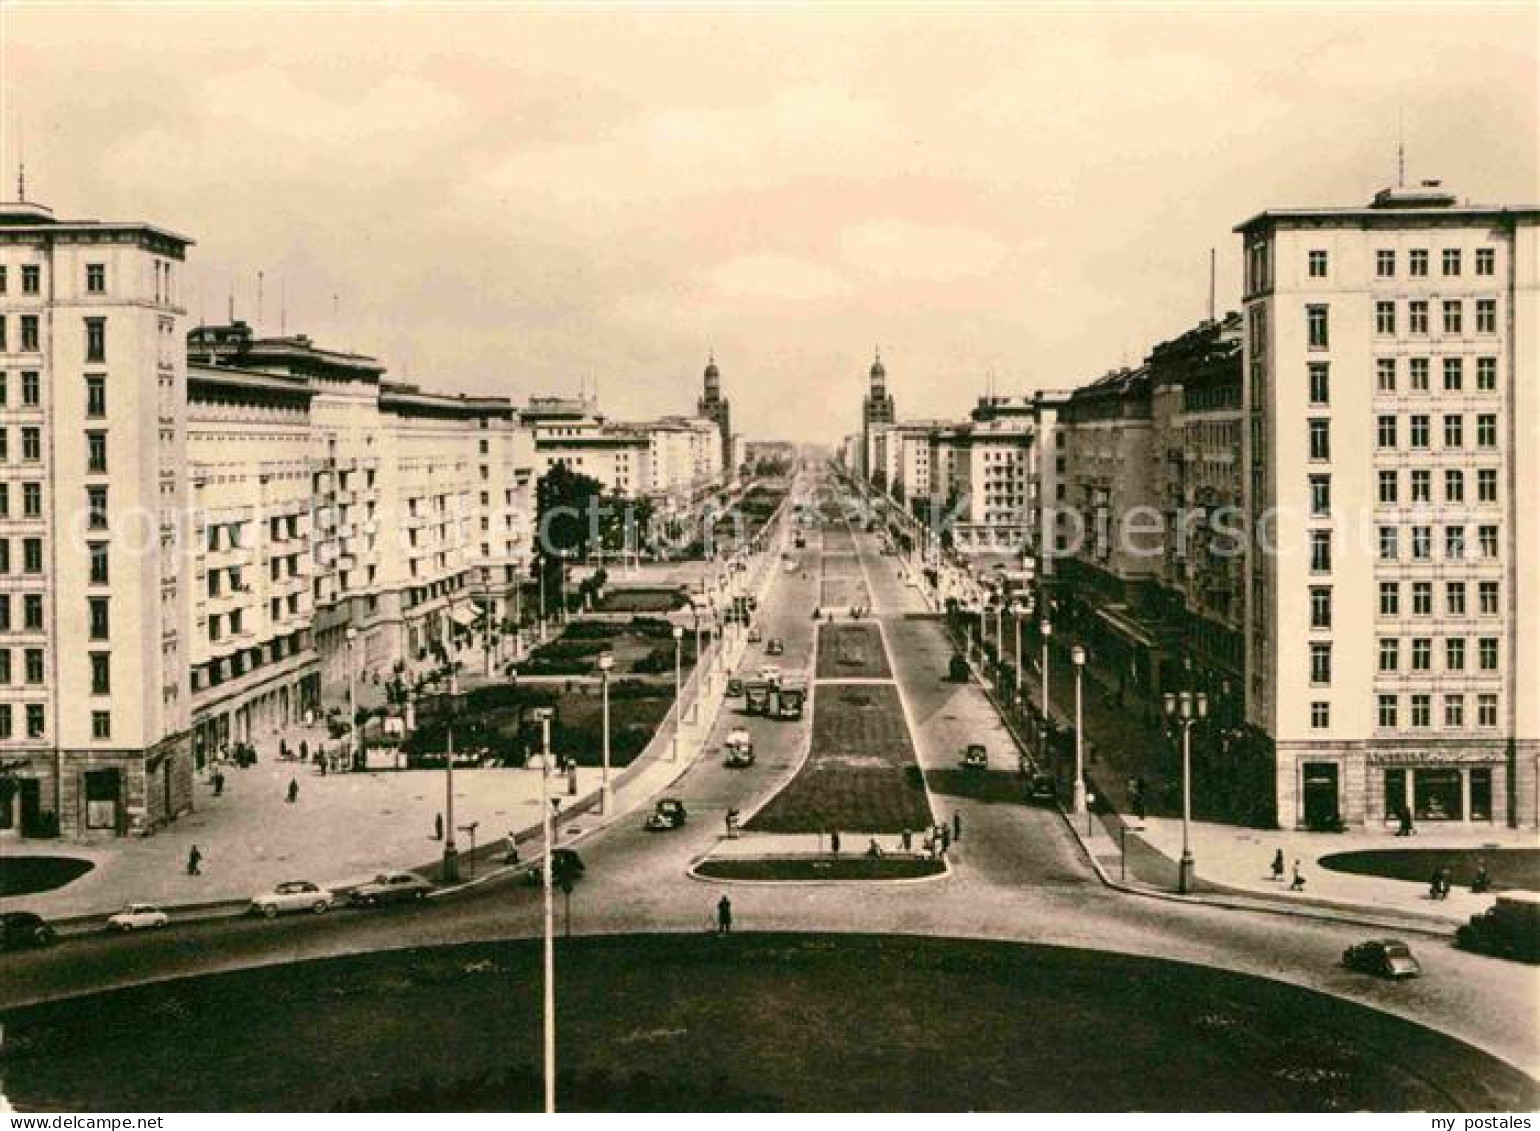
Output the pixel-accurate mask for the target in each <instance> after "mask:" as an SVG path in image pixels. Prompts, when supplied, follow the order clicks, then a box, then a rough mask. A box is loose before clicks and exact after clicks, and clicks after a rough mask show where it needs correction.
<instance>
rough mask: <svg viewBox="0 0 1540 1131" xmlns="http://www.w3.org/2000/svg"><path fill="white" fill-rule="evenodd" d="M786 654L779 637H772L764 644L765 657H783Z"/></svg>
mask: <svg viewBox="0 0 1540 1131" xmlns="http://www.w3.org/2000/svg"><path fill="white" fill-rule="evenodd" d="M785 654H786V642H785V641H784V640H782V639H781V638H780V637H779V636H772V637H771V638H770V639H769V640H768V641H767V642H766V643H765V655H767V656H784V655H785Z"/></svg>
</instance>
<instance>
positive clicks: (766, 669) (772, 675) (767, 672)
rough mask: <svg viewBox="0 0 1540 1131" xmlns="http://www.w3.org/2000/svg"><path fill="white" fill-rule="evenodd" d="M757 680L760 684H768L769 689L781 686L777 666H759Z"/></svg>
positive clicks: (779, 670)
mask: <svg viewBox="0 0 1540 1131" xmlns="http://www.w3.org/2000/svg"><path fill="white" fill-rule="evenodd" d="M759 678H760V681H761V682H762V683H768V684H769V685H770V686H771V687H779V686H781V669H780V666H779V665H777V664H762V665H760V669H759Z"/></svg>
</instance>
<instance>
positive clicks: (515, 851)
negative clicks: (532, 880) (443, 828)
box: [440, 818, 519, 864]
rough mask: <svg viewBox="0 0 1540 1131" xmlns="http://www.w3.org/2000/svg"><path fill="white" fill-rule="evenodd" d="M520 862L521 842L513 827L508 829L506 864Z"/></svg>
mask: <svg viewBox="0 0 1540 1131" xmlns="http://www.w3.org/2000/svg"><path fill="white" fill-rule="evenodd" d="M440 819H442V818H440ZM518 862H519V842H518V838H517V836H516V834H515V833H514V831H513V830H512V829H509V830H508V852H507V854H506V855H504V856H503V863H504V864H517V863H518Z"/></svg>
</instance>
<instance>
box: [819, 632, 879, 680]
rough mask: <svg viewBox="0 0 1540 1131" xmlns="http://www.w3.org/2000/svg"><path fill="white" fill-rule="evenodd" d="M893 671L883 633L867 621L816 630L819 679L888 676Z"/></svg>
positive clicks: (877, 677)
mask: <svg viewBox="0 0 1540 1131" xmlns="http://www.w3.org/2000/svg"><path fill="white" fill-rule="evenodd" d="M892 674H893V672H892V669H891V668H889V667H888V656H887V651H886V649H884V647H883V644H882V633H881V632H880V631H879V630H878V628H877V626H876V625H875V624H873V623H871V622H870V621H868V622H866V623H860V622H854V623H849V624H843V623H835V624H827V625H824V626H823V627H822V628H821V629H819V630H818V678H819V679H889V678H891V677H892Z"/></svg>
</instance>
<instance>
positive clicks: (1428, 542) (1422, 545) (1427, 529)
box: [1376, 524, 1497, 562]
mask: <svg viewBox="0 0 1540 1131" xmlns="http://www.w3.org/2000/svg"><path fill="white" fill-rule="evenodd" d="M1443 529H1444V560H1445V561H1451V562H1460V561H1464V560H1465V557H1466V553H1465V551H1466V540H1465V530H1466V528H1465V527H1464V526H1461V525H1458V524H1456V525H1452V526H1446V527H1444V528H1443ZM1478 530H1479V532H1480V533H1481V556H1482V557H1483V558H1495V557H1496V556H1497V536H1496V530H1495V528H1492V527H1487V526H1482V527H1479V528H1478ZM1488 530H1492V535H1491V537H1490V538H1488V537H1487V533H1486V532H1487V531H1488ZM1376 534H1377V535H1378V541H1379V549H1378V556H1379V560H1380V561H1382V562H1396V561H1400V560H1401V543H1402V538H1401V531H1400V528H1399V527H1395V526H1381V527H1377V528H1376ZM1411 535H1412V536H1411V539H1410V545H1411V551H1412V561H1414V562H1426V561H1432V560H1433V528H1432V527H1431V526H1413V527H1412V528H1411Z"/></svg>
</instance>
